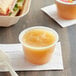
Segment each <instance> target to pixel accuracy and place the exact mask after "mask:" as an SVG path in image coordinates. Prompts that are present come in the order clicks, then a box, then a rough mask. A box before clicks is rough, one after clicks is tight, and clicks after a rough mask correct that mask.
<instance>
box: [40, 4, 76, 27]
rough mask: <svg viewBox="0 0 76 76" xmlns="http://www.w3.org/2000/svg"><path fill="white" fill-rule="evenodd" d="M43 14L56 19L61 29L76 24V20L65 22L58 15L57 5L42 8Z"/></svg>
mask: <svg viewBox="0 0 76 76" xmlns="http://www.w3.org/2000/svg"><path fill="white" fill-rule="evenodd" d="M41 10H42V11H43V12H45V13H46V14H47V15H49V16H50V17H51V18H52V19H54V20H55V21H56V22H57V23H58V24H59V25H60V26H61V27H67V26H71V25H74V24H76V19H73V20H64V19H62V18H60V17H59V16H58V15H57V8H56V5H55V4H53V5H49V6H46V7H43V8H41Z"/></svg>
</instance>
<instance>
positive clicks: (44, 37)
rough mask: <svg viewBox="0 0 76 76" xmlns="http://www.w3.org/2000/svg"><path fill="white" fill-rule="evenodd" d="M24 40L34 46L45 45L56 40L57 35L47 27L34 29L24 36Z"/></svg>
mask: <svg viewBox="0 0 76 76" xmlns="http://www.w3.org/2000/svg"><path fill="white" fill-rule="evenodd" d="M22 40H23V42H24V43H26V44H27V45H30V46H33V47H45V46H49V45H51V44H53V43H54V42H55V41H56V37H55V35H54V34H53V33H52V32H50V31H48V30H45V29H32V30H30V31H27V32H26V33H25V34H24V36H23V39H22Z"/></svg>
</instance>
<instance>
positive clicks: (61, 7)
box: [56, 0, 76, 20]
mask: <svg viewBox="0 0 76 76" xmlns="http://www.w3.org/2000/svg"><path fill="white" fill-rule="evenodd" d="M69 1H70V0H69ZM56 6H57V13H58V15H59V17H61V18H63V19H66V20H71V19H76V1H75V0H73V1H72V0H71V1H70V2H66V0H65V1H64V0H56Z"/></svg>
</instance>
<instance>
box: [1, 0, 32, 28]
mask: <svg viewBox="0 0 76 76" xmlns="http://www.w3.org/2000/svg"><path fill="white" fill-rule="evenodd" d="M30 4H31V0H26V7H25V8H27V9H26V10H24V11H25V12H24V13H23V14H22V15H20V16H15V17H12V16H0V26H1V27H9V26H11V25H13V24H16V23H17V22H18V20H19V19H20V18H22V17H23V16H24V15H26V14H27V13H28V12H29V9H30Z"/></svg>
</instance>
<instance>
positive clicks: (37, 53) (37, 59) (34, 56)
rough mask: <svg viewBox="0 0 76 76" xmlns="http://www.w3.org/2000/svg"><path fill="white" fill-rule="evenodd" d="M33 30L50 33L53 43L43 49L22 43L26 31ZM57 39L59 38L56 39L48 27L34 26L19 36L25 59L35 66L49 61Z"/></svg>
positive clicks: (56, 36) (55, 33)
mask: <svg viewBox="0 0 76 76" xmlns="http://www.w3.org/2000/svg"><path fill="white" fill-rule="evenodd" d="M33 29H42V30H46V31H48V32H50V33H52V34H53V35H54V37H55V41H54V43H52V44H50V45H48V46H43V47H36V46H30V45H28V44H27V43H24V42H23V37H24V35H25V34H26V33H27V32H28V31H30V30H33ZM29 35H30V34H29ZM58 39H59V37H58V34H57V32H56V31H54V30H53V29H51V28H49V27H43V26H35V27H30V28H27V29H25V30H24V31H22V32H21V33H20V35H19V41H20V42H21V44H22V46H23V51H24V56H25V58H26V59H27V60H28V61H29V62H30V63H33V64H37V65H41V64H45V63H47V62H48V61H49V60H50V58H51V56H52V54H53V52H54V49H55V46H56V43H57V42H58Z"/></svg>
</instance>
